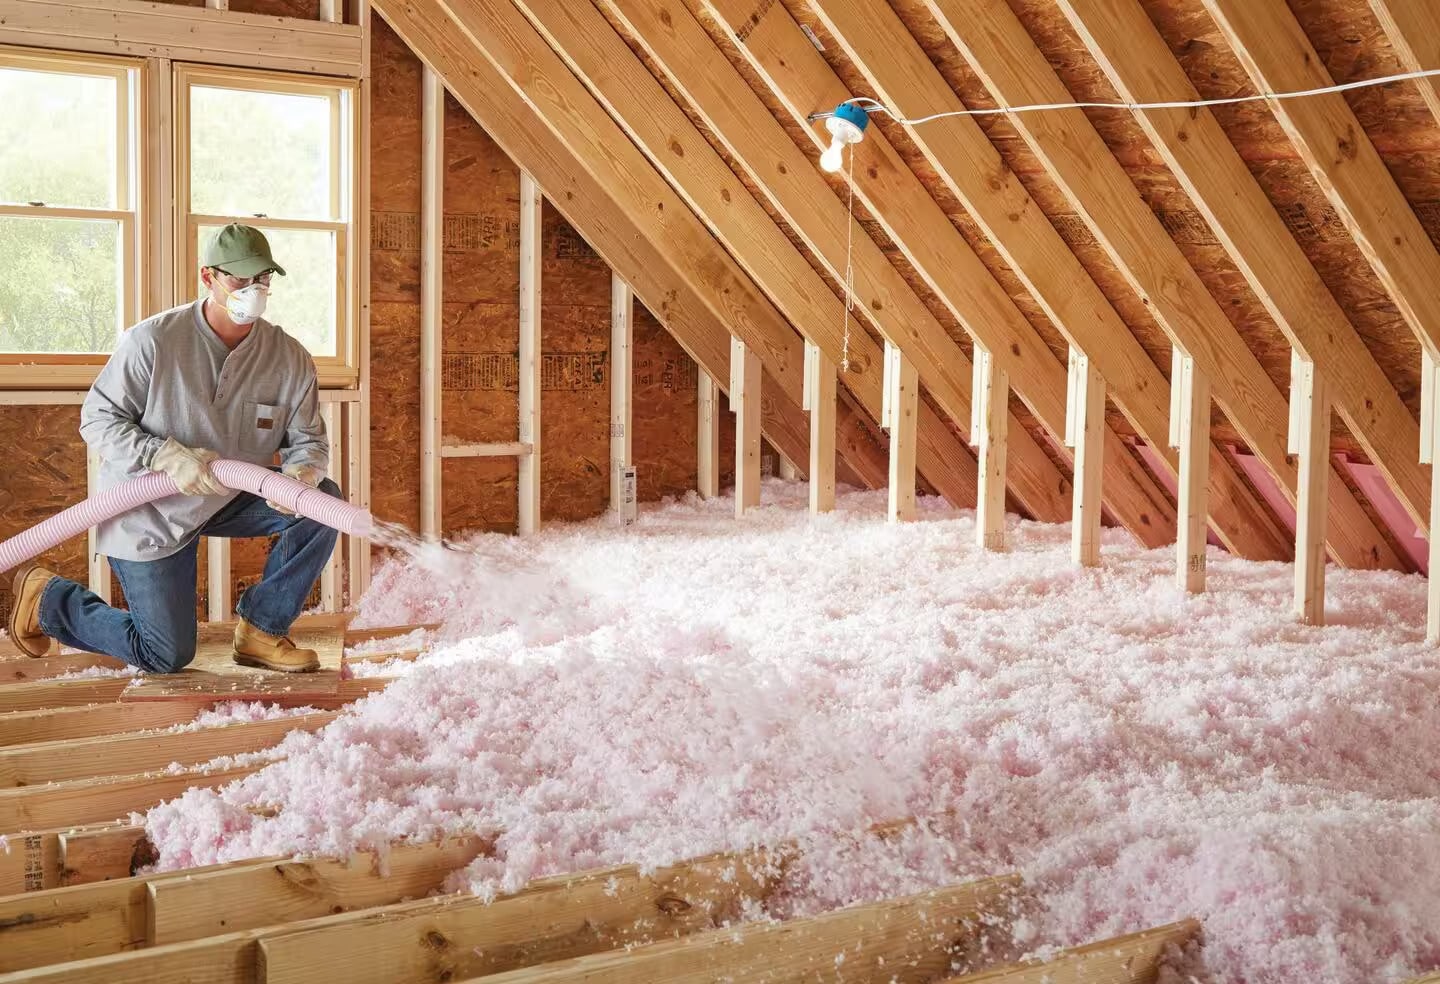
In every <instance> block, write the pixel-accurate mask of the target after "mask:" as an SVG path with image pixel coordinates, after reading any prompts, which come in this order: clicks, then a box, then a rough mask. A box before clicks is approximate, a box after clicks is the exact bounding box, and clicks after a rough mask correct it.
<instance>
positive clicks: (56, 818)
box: [0, 765, 261, 831]
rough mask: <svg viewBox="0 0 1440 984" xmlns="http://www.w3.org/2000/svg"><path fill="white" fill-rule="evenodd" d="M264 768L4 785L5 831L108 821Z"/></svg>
mask: <svg viewBox="0 0 1440 984" xmlns="http://www.w3.org/2000/svg"><path fill="white" fill-rule="evenodd" d="M259 768H261V766H259V765H248V766H239V767H236V768H231V769H222V770H219V771H215V772H205V771H201V770H192V771H187V772H178V773H173V774H172V773H165V772H150V773H144V774H141V775H121V776H105V777H103V778H99V779H75V780H71V781H68V782H53V783H47V784H45V785H42V786H22V787H19V788H14V789H0V831H4V830H19V831H25V830H45V829H48V828H51V827H59V826H61V825H62V824H76V825H79V824H87V823H109V822H111V821H113V820H116V819H118V818H122V817H125V816H128V815H129V814H130V813H132V812H136V811H139V810H146V809H149V808H150V807H152V806H156V805H158V804H160V803H162V802H164V801H165V800H168V799H174V798H175V797H176V796H179V795H180V794H181V793H183V792H185V790H187V789H193V788H213V787H216V786H223V785H225V784H226V783H228V782H233V781H234V780H236V779H243V778H244V777H245V776H248V775H250V774H251V773H253V772H255V771H257V770H258V769H259Z"/></svg>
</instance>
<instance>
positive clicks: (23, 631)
mask: <svg viewBox="0 0 1440 984" xmlns="http://www.w3.org/2000/svg"><path fill="white" fill-rule="evenodd" d="M55 577H58V575H57V574H56V573H55V572H54V571H47V570H46V569H45V568H43V567H41V566H40V565H39V564H25V565H24V566H22V567H21V568H20V569H19V570H18V571H16V572H15V580H14V582H13V584H12V587H11V593H10V621H9V622H8V623H7V624H6V626H5V630H6V631H7V632H9V633H10V641H11V642H13V643H14V644H15V648H17V649H19V650H20V651H21V652H22V653H24V654H25V655H26V656H31V657H34V658H35V659H39V658H40V657H41V656H44V655H45V654H46V653H48V652H49V651H50V637H49V636H47V635H46V634H45V633H44V632H41V631H40V596H41V595H42V594H44V593H45V585H47V584H49V583H50V581H51V579H52V578H55Z"/></svg>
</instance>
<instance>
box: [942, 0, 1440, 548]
mask: <svg viewBox="0 0 1440 984" xmlns="http://www.w3.org/2000/svg"><path fill="white" fill-rule="evenodd" d="M1208 2H1212V0H1207V3H1208ZM1281 3H1282V5H1283V0H1281ZM926 6H927V9H928V10H929V11H930V13H931V15H932V16H933V17H934V18H935V20H936V22H937V23H938V24H939V25H940V26H941V28H943V29H944V31H945V34H946V36H947V37H948V38H949V39H950V40H951V41H952V43H954V44H955V46H956V47H957V48H958V49H959V51H960V53H961V54H962V55H963V56H964V58H965V60H966V62H967V63H968V64H969V65H970V67H971V68H972V69H973V70H974V71H975V72H976V74H977V75H979V76H980V78H981V80H982V81H983V82H984V84H985V86H986V88H987V89H989V91H990V92H991V93H992V94H993V95H994V96H995V97H996V98H997V99H998V100H999V101H1000V102H1001V103H1002V104H1009V105H1019V104H1022V103H1050V102H1061V103H1068V102H1070V101H1071V97H1070V93H1069V90H1067V89H1066V88H1065V86H1064V84H1063V83H1062V82H1061V81H1060V79H1059V77H1058V76H1057V75H1056V74H1055V71H1054V69H1053V68H1051V67H1050V65H1049V64H1048V63H1047V62H1046V60H1045V57H1044V55H1043V54H1042V53H1041V52H1040V50H1039V49H1038V48H1037V47H1036V46H1035V42H1034V41H1033V40H1032V39H1031V37H1030V35H1029V34H1028V33H1027V32H1026V30H1025V27H1024V25H1023V24H1021V22H1020V20H1019V19H1018V18H1017V17H1016V16H1015V14H1014V12H1013V11H1011V10H1010V8H1009V7H1007V6H1005V5H1004V4H995V3H989V4H983V5H978V6H977V5H974V4H970V3H962V2H960V0H926ZM982 38H983V43H981V42H980V39H982ZM1009 119H1010V120H1011V122H1012V123H1013V125H1014V126H1015V127H1016V129H1017V130H1019V132H1020V133H1021V135H1022V137H1024V139H1025V141H1026V143H1027V145H1028V146H1029V147H1030V149H1031V150H1032V151H1033V152H1034V153H1035V155H1036V157H1037V158H1038V159H1039V160H1040V162H1041V164H1042V165H1043V166H1044V168H1045V170H1046V173H1047V174H1048V175H1049V176H1050V177H1051V178H1052V179H1053V180H1054V181H1055V182H1056V184H1057V185H1058V186H1059V187H1060V189H1061V190H1062V191H1063V192H1064V194H1065V196H1066V198H1067V199H1068V200H1069V201H1070V202H1071V204H1072V205H1074V207H1075V208H1076V210H1077V211H1078V212H1079V213H1080V215H1081V216H1082V218H1084V220H1085V222H1086V224H1087V226H1088V227H1089V228H1090V230H1091V232H1092V233H1094V235H1095V238H1096V240H1097V241H1098V242H1099V243H1100V245H1101V246H1102V247H1103V248H1104V249H1105V251H1106V253H1107V254H1108V255H1109V257H1110V258H1111V260H1112V261H1113V262H1114V263H1115V265H1116V268H1117V269H1118V270H1119V271H1120V272H1121V274H1122V275H1124V276H1125V278H1126V280H1127V281H1128V282H1129V284H1130V286H1131V288H1132V289H1133V290H1134V291H1135V292H1136V293H1137V294H1138V295H1139V296H1140V297H1141V298H1142V299H1144V300H1145V301H1147V302H1148V307H1149V310H1150V312H1151V313H1152V314H1153V315H1154V316H1155V318H1156V321H1157V323H1159V324H1160V326H1161V327H1162V328H1164V330H1165V332H1166V334H1167V335H1168V336H1169V337H1170V341H1171V343H1172V344H1174V345H1177V346H1179V347H1180V348H1183V349H1184V350H1185V351H1186V353H1188V354H1189V355H1190V357H1191V358H1193V359H1194V360H1195V363H1196V366H1197V368H1198V369H1199V370H1200V371H1201V372H1202V373H1204V374H1205V375H1206V377H1207V378H1208V379H1209V382H1210V386H1211V390H1212V393H1213V395H1214V398H1215V400H1216V402H1217V403H1219V404H1220V406H1221V407H1222V409H1224V410H1225V412H1226V414H1227V415H1228V416H1229V417H1230V419H1231V421H1232V422H1233V423H1234V424H1235V426H1236V428H1237V429H1238V430H1239V432H1240V434H1241V435H1242V436H1243V437H1244V439H1245V441H1246V442H1247V443H1248V444H1249V445H1250V448H1251V450H1253V451H1254V452H1255V454H1256V455H1257V456H1258V457H1259V459H1260V460H1261V461H1262V462H1264V464H1265V465H1266V467H1267V468H1268V469H1269V470H1270V471H1271V473H1272V474H1274V475H1275V476H1276V478H1277V480H1278V482H1279V485H1280V488H1281V490H1282V491H1283V492H1284V494H1285V495H1286V496H1287V498H1290V499H1291V500H1292V501H1294V497H1295V496H1296V489H1297V476H1296V469H1295V465H1294V464H1293V463H1292V462H1291V461H1290V460H1289V459H1288V458H1287V456H1286V453H1285V436H1284V432H1283V428H1284V421H1285V418H1286V408H1285V405H1284V404H1285V401H1284V397H1283V396H1282V395H1281V393H1280V391H1279V390H1278V389H1277V388H1276V386H1275V384H1274V383H1273V382H1272V381H1271V380H1270V378H1269V376H1267V375H1266V374H1265V370H1264V368H1263V367H1262V366H1261V365H1260V361H1259V359H1257V358H1256V356H1255V355H1254V353H1253V352H1252V351H1251V350H1250V348H1249V347H1248V346H1247V345H1246V344H1245V341H1244V339H1243V338H1241V336H1240V334H1239V331H1238V329H1236V327H1235V326H1234V324H1232V323H1231V321H1230V319H1229V318H1228V317H1226V315H1225V312H1224V311H1223V310H1221V308H1220V305H1219V303H1218V302H1217V301H1216V300H1215V297H1214V296H1213V295H1212V294H1211V293H1210V292H1209V290H1208V289H1207V288H1206V286H1205V284H1204V282H1203V281H1202V280H1201V279H1200V277H1199V275H1198V274H1197V273H1196V272H1195V270H1194V269H1193V268H1192V267H1191V266H1190V265H1189V263H1188V261H1187V260H1186V259H1185V257H1184V255H1183V254H1182V253H1181V252H1180V249H1179V247H1178V246H1176V245H1175V241H1174V240H1173V239H1171V238H1170V236H1169V234H1168V233H1167V232H1166V231H1165V228H1164V226H1162V225H1161V224H1160V220H1159V219H1158V218H1156V216H1155V213H1154V212H1153V211H1151V210H1150V208H1149V206H1147V205H1146V204H1145V202H1144V200H1143V199H1142V198H1141V197H1140V193H1139V191H1138V190H1137V189H1136V188H1135V185H1134V183H1133V182H1132V181H1131V180H1130V178H1129V177H1128V176H1127V175H1126V173H1125V171H1124V169H1123V168H1121V166H1120V164H1119V162H1118V161H1117V160H1116V159H1115V157H1114V156H1113V155H1112V154H1111V153H1110V151H1109V149H1108V147H1107V146H1106V145H1105V142H1104V141H1103V140H1102V139H1101V138H1100V136H1099V134H1098V133H1097V132H1096V130H1095V128H1094V126H1093V124H1091V122H1090V121H1089V119H1088V118H1087V117H1086V116H1085V115H1084V113H1083V111H1081V110H1079V109H1069V110H1057V111H1052V112H1045V113H1022V114H1015V115H1013V116H1011V117H1010V118H1009ZM1436 279H1437V280H1440V276H1437V278H1436ZM1330 493H1331V500H1330V504H1329V505H1330V508H1331V509H1333V510H1334V511H1335V520H1336V521H1335V522H1333V523H1331V524H1330V525H1329V530H1330V535H1331V543H1330V547H1331V549H1332V550H1333V551H1334V553H1335V555H1336V559H1337V560H1338V561H1339V562H1341V563H1343V564H1345V565H1346V566H1351V567H1357V568H1376V567H1380V568H1391V569H1402V568H1403V567H1404V566H1405V564H1404V562H1403V561H1402V560H1401V559H1400V557H1399V556H1398V555H1397V554H1396V553H1395V550H1394V548H1393V547H1391V546H1390V544H1389V543H1388V542H1387V541H1386V539H1385V538H1384V536H1383V535H1381V533H1380V531H1379V530H1378V529H1376V527H1375V524H1374V522H1373V521H1372V520H1371V519H1370V517H1369V516H1368V515H1367V514H1366V513H1365V511H1364V509H1363V508H1362V507H1361V506H1360V503H1359V502H1358V501H1357V500H1356V499H1355V497H1354V495H1353V494H1352V493H1351V492H1350V490H1349V488H1348V487H1347V486H1346V485H1345V484H1344V483H1343V482H1341V481H1338V480H1337V481H1335V482H1333V483H1330Z"/></svg>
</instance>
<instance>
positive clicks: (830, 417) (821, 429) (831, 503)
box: [805, 342, 894, 516]
mask: <svg viewBox="0 0 1440 984" xmlns="http://www.w3.org/2000/svg"><path fill="white" fill-rule="evenodd" d="M835 384H836V377H835V363H834V362H831V361H830V359H829V358H828V357H827V356H826V355H825V353H824V352H821V351H820V349H819V347H818V346H816V345H815V344H814V343H813V342H807V343H806V345H805V393H806V396H805V409H806V410H808V411H809V412H810V514H811V515H813V516H818V515H819V514H820V513H828V512H830V511H831V510H833V509H834V508H835V391H836V385H835ZM891 460H892V461H893V460H894V459H893V457H892V458H891Z"/></svg>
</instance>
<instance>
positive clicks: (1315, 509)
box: [1295, 361, 1330, 625]
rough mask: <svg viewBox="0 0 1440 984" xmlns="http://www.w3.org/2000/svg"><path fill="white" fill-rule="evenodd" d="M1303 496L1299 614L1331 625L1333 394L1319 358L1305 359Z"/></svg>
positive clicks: (1298, 529)
mask: <svg viewBox="0 0 1440 984" xmlns="http://www.w3.org/2000/svg"><path fill="white" fill-rule="evenodd" d="M1296 395H1297V397H1298V399H1299V402H1300V407H1301V413H1300V416H1299V419H1300V422H1301V426H1300V433H1299V435H1298V438H1299V440H1298V441H1297V442H1296V454H1297V455H1298V457H1299V459H1300V500H1299V503H1298V505H1297V506H1296V508H1295V614H1296V615H1298V616H1299V617H1300V620H1301V621H1302V622H1304V623H1306V624H1307V625H1324V624H1325V501H1326V491H1325V486H1326V480H1327V479H1328V478H1329V475H1330V399H1329V396H1328V394H1327V392H1326V386H1325V384H1324V382H1323V381H1322V380H1321V378H1320V376H1319V374H1318V373H1317V372H1316V371H1315V364H1314V363H1313V362H1308V361H1306V362H1302V363H1301V375H1300V384H1299V385H1298V386H1297V387H1296Z"/></svg>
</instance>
